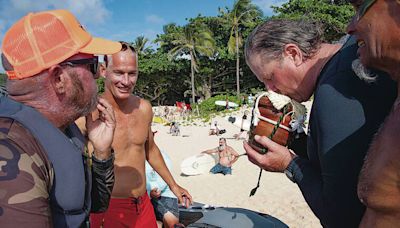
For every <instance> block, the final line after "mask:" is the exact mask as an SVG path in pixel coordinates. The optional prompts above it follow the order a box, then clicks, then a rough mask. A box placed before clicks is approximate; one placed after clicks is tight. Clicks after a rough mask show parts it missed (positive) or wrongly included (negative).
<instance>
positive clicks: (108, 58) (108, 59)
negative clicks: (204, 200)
mask: <svg viewBox="0 0 400 228" xmlns="http://www.w3.org/2000/svg"><path fill="white" fill-rule="evenodd" d="M120 43H121V45H122V48H121V51H120V52H118V53H115V54H114V55H118V54H120V53H121V52H123V53H132V55H133V56H134V57H136V56H137V54H136V50H135V48H134V47H133V46H132V45H130V44H129V43H127V42H124V41H120ZM112 57H113V55H105V56H104V63H105V65H106V67H110V66H112V64H113V59H112Z"/></svg>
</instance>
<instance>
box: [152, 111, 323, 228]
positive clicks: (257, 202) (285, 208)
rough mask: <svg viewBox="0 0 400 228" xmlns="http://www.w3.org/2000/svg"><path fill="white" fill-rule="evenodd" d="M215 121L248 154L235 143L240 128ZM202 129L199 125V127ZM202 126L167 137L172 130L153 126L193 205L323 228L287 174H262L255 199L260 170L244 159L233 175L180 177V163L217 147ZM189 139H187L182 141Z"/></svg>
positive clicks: (185, 127)
mask: <svg viewBox="0 0 400 228" xmlns="http://www.w3.org/2000/svg"><path fill="white" fill-rule="evenodd" d="M215 120H217V121H218V124H219V125H220V126H221V127H222V129H226V130H227V132H226V133H225V134H223V135H222V136H223V137H225V138H227V143H228V145H230V146H232V147H233V148H234V149H235V150H236V151H237V152H238V153H239V154H243V153H245V151H244V149H243V143H242V141H238V140H235V139H232V136H233V134H235V133H238V132H239V130H240V129H239V128H238V127H236V126H234V125H233V124H231V123H229V122H228V121H226V120H225V119H224V118H223V117H217V118H216V119H215ZM198 125H200V124H198ZM201 125H203V126H182V124H181V127H180V128H181V136H172V135H170V134H168V133H167V132H168V131H169V127H167V126H163V125H161V124H154V125H153V131H154V130H157V131H158V133H157V134H156V136H155V140H156V142H157V145H158V146H159V148H160V149H162V150H164V151H165V152H167V154H168V155H169V156H170V158H171V160H172V163H173V169H172V174H173V176H174V178H175V180H176V181H177V182H178V183H179V184H180V185H181V186H182V187H184V188H186V189H188V190H189V192H190V194H191V195H192V196H193V199H194V201H196V202H201V203H204V204H210V205H215V206H230V207H242V208H247V209H250V210H255V211H259V212H262V213H266V214H269V215H271V216H274V217H276V218H278V219H280V220H281V221H282V222H284V223H286V224H287V225H288V226H289V227H321V225H320V223H319V221H318V219H317V218H316V217H315V216H314V214H313V213H312V212H311V210H310V208H309V207H308V205H307V203H306V202H305V200H304V198H303V196H302V194H301V192H300V190H299V188H298V187H297V185H296V184H294V183H292V182H291V181H290V180H289V179H287V177H286V176H285V174H282V173H269V172H265V171H264V172H263V176H262V178H261V186H260V187H259V189H258V191H257V193H256V195H255V196H253V197H249V192H250V190H251V189H253V188H254V187H255V186H256V184H257V178H258V174H259V168H258V167H257V166H255V165H254V164H252V163H251V162H249V161H248V159H247V157H246V156H242V157H240V158H239V160H238V161H237V162H236V163H235V164H234V165H233V170H232V172H233V175H227V176H223V175H222V174H209V173H207V174H203V175H199V176H181V171H180V163H181V162H182V160H184V159H185V158H186V157H189V156H192V155H196V154H198V153H200V152H201V151H203V150H206V149H210V148H215V147H217V146H218V138H219V137H218V136H215V135H213V136H209V135H208V130H209V125H208V124H201ZM182 135H188V137H182Z"/></svg>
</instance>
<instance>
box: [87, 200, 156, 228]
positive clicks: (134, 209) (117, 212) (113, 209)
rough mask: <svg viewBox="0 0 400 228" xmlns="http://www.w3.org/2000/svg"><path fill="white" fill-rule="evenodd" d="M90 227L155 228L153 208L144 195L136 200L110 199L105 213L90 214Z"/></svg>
mask: <svg viewBox="0 0 400 228" xmlns="http://www.w3.org/2000/svg"><path fill="white" fill-rule="evenodd" d="M90 227H94V228H100V227H103V228H108V227H110V228H114V227H115V228H118V227H146V228H157V223H156V217H155V215H154V210H153V206H152V204H151V202H150V199H149V196H148V195H147V193H145V194H143V195H142V196H140V197H138V198H133V197H131V198H125V199H119V198H111V200H110V205H109V207H108V209H107V211H106V212H104V213H91V214H90Z"/></svg>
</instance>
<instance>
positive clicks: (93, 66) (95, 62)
mask: <svg viewBox="0 0 400 228" xmlns="http://www.w3.org/2000/svg"><path fill="white" fill-rule="evenodd" d="M59 65H60V66H65V65H66V66H71V67H74V66H76V65H88V66H89V69H90V72H92V74H93V75H97V67H98V66H99V58H98V57H97V56H94V57H93V58H88V59H76V60H68V61H64V62H62V63H60V64H59Z"/></svg>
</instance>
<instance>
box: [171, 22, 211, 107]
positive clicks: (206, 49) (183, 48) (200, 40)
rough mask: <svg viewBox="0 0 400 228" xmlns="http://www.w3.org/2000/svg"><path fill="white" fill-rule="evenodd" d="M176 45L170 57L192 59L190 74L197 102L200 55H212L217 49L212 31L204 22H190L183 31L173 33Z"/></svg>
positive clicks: (193, 94) (193, 95)
mask: <svg viewBox="0 0 400 228" xmlns="http://www.w3.org/2000/svg"><path fill="white" fill-rule="evenodd" d="M173 36H174V39H173V40H172V44H173V45H174V47H173V48H172V49H171V50H170V51H169V52H168V54H169V56H170V58H176V57H179V58H185V56H186V55H188V58H189V59H190V76H191V87H192V102H195V84H194V73H195V72H197V71H198V69H199V60H198V59H199V56H198V55H203V56H207V57H211V56H213V54H214V50H215V41H214V39H213V35H212V33H211V31H210V30H209V29H208V27H206V26H205V25H204V24H201V23H190V24H188V25H186V26H185V27H183V31H182V32H177V33H174V34H173Z"/></svg>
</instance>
